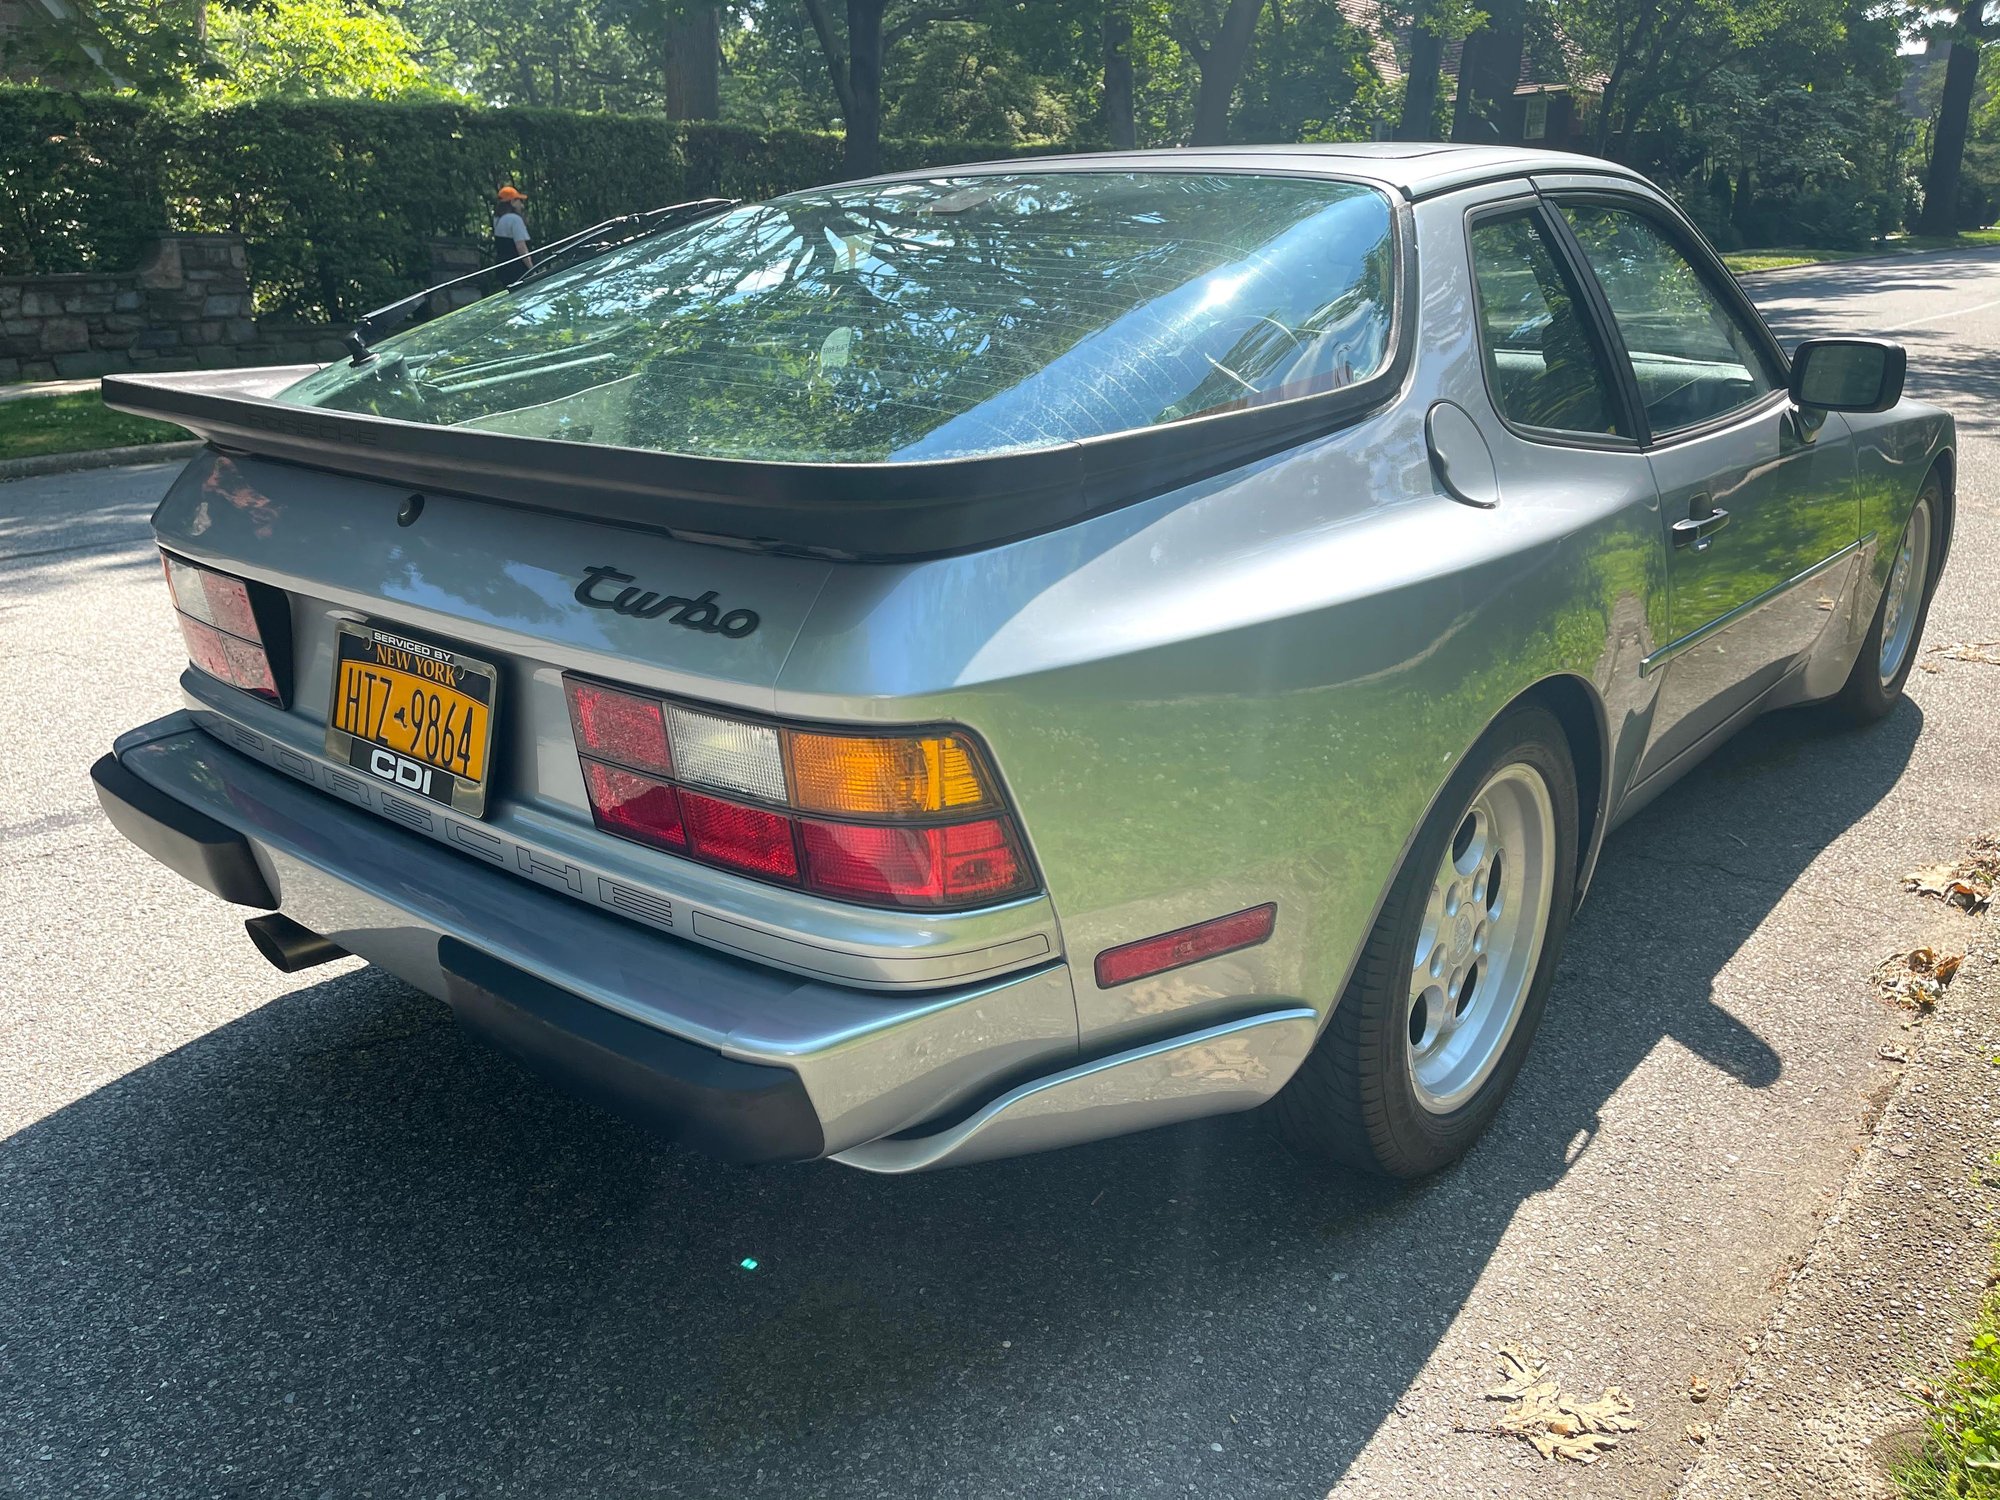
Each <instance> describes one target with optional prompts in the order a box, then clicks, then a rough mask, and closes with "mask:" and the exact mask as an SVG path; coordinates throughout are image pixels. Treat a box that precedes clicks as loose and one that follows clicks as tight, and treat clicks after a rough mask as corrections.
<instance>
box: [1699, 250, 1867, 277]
mask: <svg viewBox="0 0 2000 1500" xmlns="http://www.w3.org/2000/svg"><path fill="white" fill-rule="evenodd" d="M1863 253H1864V252H1862V251H1860V250H1725V251H1724V252H1723V254H1722V263H1723V264H1724V265H1726V266H1728V267H1729V269H1730V270H1732V271H1734V272H1735V273H1736V274H1737V275H1738V276H1742V275H1745V274H1747V273H1749V272H1751V271H1782V270H1783V269H1784V268H1785V267H1786V266H1816V265H1819V264H1820V263H1821V262H1822V261H1829V260H1853V259H1854V258H1855V257H1856V256H1857V255H1861V254H1863Z"/></svg>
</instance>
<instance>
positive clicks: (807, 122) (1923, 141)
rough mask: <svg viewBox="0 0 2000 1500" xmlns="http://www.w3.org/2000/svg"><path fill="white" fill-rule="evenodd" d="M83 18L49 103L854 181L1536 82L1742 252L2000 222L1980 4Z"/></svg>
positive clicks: (242, 3) (1336, 0) (1370, 134)
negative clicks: (785, 166)
mask: <svg viewBox="0 0 2000 1500" xmlns="http://www.w3.org/2000/svg"><path fill="white" fill-rule="evenodd" d="M63 3H65V4H69V5H71V6H72V8H73V18H72V21H71V23H70V24H68V25H67V26H64V27H57V28H46V29H45V31H46V34H45V35H40V36H38V38H37V41H36V45H38V46H40V47H41V48H42V50H43V53H44V54H45V64H46V66H47V67H48V68H49V69H50V70H51V72H52V74H56V75H59V76H62V77H65V78H75V77H77V76H82V75H88V76H95V77H99V78H115V79H116V81H118V82H119V84H120V85H121V86H123V87H124V88H125V89H126V90H127V92H128V93H132V94H137V95H141V96H147V97H152V98H157V99H171V98H176V97H192V98H194V99H197V100H200V101H203V102H208V103H239V102H241V103H249V102H257V101H266V100H273V99H280V100H308V99H335V98H350V99H374V100H395V99H406V100H407V99H421V98H425V97H428V98H431V99H451V98H458V99H463V100H465V101H467V102H469V103H476V104H480V105H486V106H508V107H517V108H519V107H526V108H531V109H555V110H565V111H588V112H609V113H615V114H625V115H641V116H643V115H653V116H658V115H662V114H664V115H666V116H668V117H670V118H682V117H709V118H713V119H715V120H718V121H720V122H721V123H722V124H724V125H729V126H735V127H740V128H741V129H743V130H745V131H749V132H757V133H761V134H765V135H772V133H777V135H776V136H775V137H774V138H786V137H784V133H786V132H809V133H821V132H831V133H833V134H834V135H835V136H837V137H840V138H841V140H842V145H841V156H840V158H839V159H838V160H837V161H836V162H834V163H833V165H832V166H831V168H830V171H831V172H835V173H838V172H847V173H856V172H865V171H872V170H875V169H877V168H880V167H882V166H886V165H892V164H894V163H895V162H896V161H897V160H899V159H902V157H903V156H904V155H906V154H907V153H906V152H905V150H904V148H903V147H902V146H900V145H899V144H898V143H899V142H902V141H907V140H911V139H923V140H927V141H942V142H949V141H951V140H953V139H958V140H961V141H966V142H972V141H977V142H980V143H981V144H982V146H983V147H990V148H992V149H1003V148H1005V149H1014V150H1023V149H1040V148H1043V147H1053V146H1057V145H1063V146H1070V147H1082V148H1091V147H1098V146H1103V145H1111V144H1117V145H1124V144H1128V143H1129V144H1136V145H1139V146H1174V145H1185V144H1200V143H1216V142H1222V141H1232V140H1233V141H1241V140H1260V141H1326V140H1344V139H1367V138H1374V137H1380V136H1384V135H1388V134H1396V135H1400V136H1404V137H1433V136H1439V135H1446V134H1451V133H1457V134H1458V135H1460V136H1461V137H1462V138H1465V139H1491V138H1493V136H1494V133H1495V132H1496V130H1500V129H1502V128H1503V126H1505V121H1506V119H1507V117H1508V112H1509V111H1510V110H1511V111H1513V116H1512V119H1513V122H1514V123H1513V125H1512V126H1511V127H1506V128H1512V129H1518V128H1519V112H1520V108H1521V106H1520V103H1519V100H1518V99H1517V97H1516V93H1515V85H1516V81H1517V80H1518V79H1519V78H1520V77H1522V76H1524V65H1523V62H1522V60H1523V59H1524V58H1525V59H1526V62H1525V76H1531V77H1532V78H1534V79H1535V80H1537V81H1538V82H1540V83H1543V84H1547V85H1550V86H1551V87H1555V88H1558V89H1566V90H1567V91H1568V92H1567V95H1566V97H1567V98H1570V99H1573V100H1575V101H1576V109H1577V118H1578V119H1580V121H1581V123H1582V129H1581V134H1580V135H1578V136H1574V137H1567V136H1566V137H1565V138H1564V139H1562V140H1561V141H1555V142H1552V144H1562V145H1569V146H1572V147H1578V146H1580V147H1582V148H1585V149H1591V150H1595V151H1598V152H1601V153H1603V154H1606V155H1609V156H1612V157H1615V158H1617V159H1620V160H1623V161H1626V162H1629V163H1631V164H1632V165H1634V166H1636V167H1638V168H1640V169H1641V170H1643V171H1646V172H1648V173H1649V174H1652V175H1654V176H1655V177H1657V178H1659V179H1661V180H1662V181H1664V182H1665V183H1666V184H1667V185H1668V186H1670V187H1671V188H1673V189H1674V190H1675V191H1676V192H1677V193H1678V194H1680V195H1681V197H1682V198H1683V200H1684V201H1685V202H1686V203H1687V204H1688V205H1689V207H1690V208H1691V210H1692V211H1693V212H1694V213H1695V214H1696V215H1697V217H1698V218H1700V220H1701V221H1702V222H1703V224H1704V225H1705V227H1707V228H1708V229H1709V230H1710V231H1711V232H1712V233H1714V234H1715V235H1716V236H1717V237H1718V238H1720V239H1721V240H1723V241H1724V242H1725V243H1747V242H1759V241H1769V240H1771V239H1782V240H1802V239H1804V240H1813V241H1818V242H1824V243H1831V244H1859V243H1863V242H1865V241H1866V240H1868V239H1869V238H1870V237H1871V236H1874V235H1879V234H1881V233H1884V232H1886V231H1889V230H1893V229H1896V228H1899V227H1901V226H1902V225H1904V224H1905V223H1907V222H1909V221H1910V220H1911V219H1912V217H1913V216H1914V215H1915V214H1916V213H1918V212H1919V211H1920V210H1922V211H1923V212H1924V213H1925V214H1926V215H1927V217H1926V221H1925V222H1926V227H1935V226H1936V225H1937V224H1938V223H1940V222H1944V221H1950V223H1954V224H1955V223H1965V222H1971V221H1975V220H1978V219H1980V218H1982V217H1990V216H1991V214H1992V212H1993V211H1994V205H1995V202H1996V200H2000V107H1996V106H1995V104H1994V102H1993V97H1994V95H1993V90H1992V86H1991V78H1990V71H1991V70H1987V71H1988V74H1989V76H1988V77H1985V78H1981V77H1979V76H1978V74H1979V68H1978V63H1979V57H1980V46H1979V43H1980V42H1981V41H1982V39H1983V37H1984V33H1985V30H1986V29H1987V27H1988V24H1989V23H1988V22H1987V20H1986V17H1985V10H1986V9H1989V8H1991V6H1990V5H1988V4H1986V3H1984V0H1966V3H1964V4H1960V5H1958V6H1957V7H1956V8H1951V7H1949V6H1947V7H1945V8H1938V7H1936V6H1922V5H1919V4H1917V3H1915V0H1889V3H1887V4H1885V3H1883V0H213V3H211V4H210V5H209V6H208V9H207V10H206V15H207V18H208V24H207V29H206V34H205V35H204V34H203V32H202V28H201V27H200V26H199V25H198V24H197V23H196V17H197V16H198V15H199V14H201V12H198V11H197V10H195V9H194V8H193V7H195V6H196V5H197V4H199V3H200V0H63ZM1993 3H1994V4H2000V0H1993ZM1899 7H1900V8H1899ZM1934 31H1942V32H1945V33H1947V34H1949V35H1950V36H1951V37H1953V38H1954V39H1955V40H1956V44H1957V45H1956V46H1955V47H1954V48H1953V51H1952V55H1953V57H1954V59H1955V61H1953V62H1952V64H1951V65H1950V67H1949V68H1946V67H1943V66H1939V67H1936V68H1934V69H1933V71H1932V73H1931V75H1929V76H1928V78H1927V79H1926V82H1925V85H1924V90H1923V91H1920V92H1919V93H1918V94H1917V95H1916V97H1918V99H1919V101H1920V103H1919V107H1918V109H1917V111H1916V112H1915V114H1914V115H1913V114H1912V113H1911V112H1909V111H1908V110H1906V109H1905V108H1904V107H1903V105H1902V104H1900V103H1899V101H1898V94H1899V91H1901V90H1903V88H1904V82H1905V77H1906V72H1907V68H1908V59H1906V58H1905V57H1903V56H1902V55H1900V52H1899V48H1901V47H1902V46H1903V45H1905V43H1906V42H1907V40H1908V39H1910V38H1912V37H1917V36H1920V35H1922V34H1924V33H1926V32H1934ZM1460 44H1462V52H1463V56H1462V58H1461V57H1460V51H1461V46H1460ZM1940 56H1942V54H1940ZM92 59H96V61H93V60H92ZM1461 64H1462V66H1461ZM92 70H95V71H94V72H93V71H92ZM1461 78H1462V80H1463V81H1462V82H1461ZM577 130H578V139H580V140H585V141H589V140H593V139H594V135H593V131H592V130H591V129H590V128H587V127H584V126H581V125H579V126H578V127H577ZM343 149H344V148H343ZM345 159H346V158H345V157H344V156H340V157H338V158H337V161H344V160H345ZM592 165H593V166H594V167H598V168H600V169H601V167H602V164H601V163H593V164H592ZM1947 169H1949V170H1947ZM337 175H338V171H337V162H336V164H335V165H329V166H328V167H327V176H328V177H329V178H331V177H334V176H337ZM612 176H613V178H614V179H618V178H619V173H618V172H616V171H614V172H613V173H612ZM1927 180H1928V188H1927V190H1926V186H1925V184H1926V181H1927ZM1926 205H1928V206H1927V207H1926ZM621 206H623V205H621Z"/></svg>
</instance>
